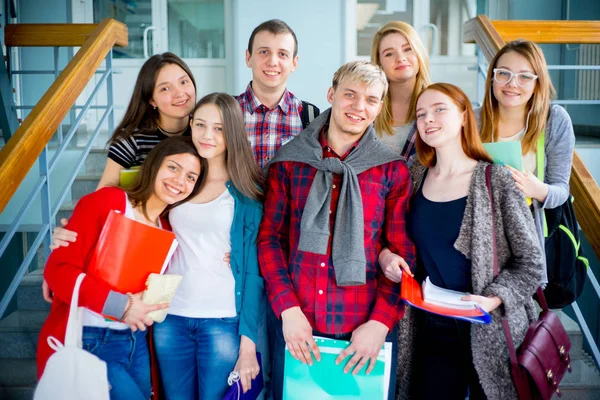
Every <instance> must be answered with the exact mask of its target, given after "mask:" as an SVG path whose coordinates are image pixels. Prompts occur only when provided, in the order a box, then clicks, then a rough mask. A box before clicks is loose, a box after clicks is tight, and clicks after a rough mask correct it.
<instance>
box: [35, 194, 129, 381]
mask: <svg viewBox="0 0 600 400" xmlns="http://www.w3.org/2000/svg"><path fill="white" fill-rule="evenodd" d="M125 201H126V196H125V192H124V191H123V190H122V189H119V188H115V187H107V188H103V189H100V190H98V191H96V192H94V193H91V194H88V195H87V196H84V197H82V198H81V199H80V200H79V202H78V203H77V206H76V207H75V210H74V211H73V215H72V217H71V219H70V220H69V224H68V225H67V226H66V228H67V229H69V230H71V231H75V232H77V241H76V242H75V243H70V244H69V246H68V247H59V248H58V249H56V250H54V251H53V252H52V253H51V254H50V257H49V258H48V262H47V263H46V268H44V278H45V279H46V281H47V282H48V285H49V286H50V288H51V290H52V292H53V293H54V299H53V301H52V309H51V310H50V315H48V319H46V322H45V323H44V326H43V327H42V330H41V332H40V337H39V341H38V350H37V364H38V378H39V377H40V376H42V372H43V371H44V368H45V366H46V362H47V361H48V358H49V357H50V356H51V355H52V353H54V350H52V349H51V348H50V347H49V346H48V342H47V338H48V336H54V337H55V338H57V339H58V340H60V341H61V342H64V339H65V331H66V328H67V319H68V316H69V306H70V304H71V295H72V294H73V288H74V287H75V281H76V280H77V277H78V276H79V274H80V273H81V272H86V271H87V267H88V264H89V261H90V258H91V256H92V253H93V250H94V248H95V247H96V242H97V241H98V238H99V237H100V232H101V231H102V227H103V226H104V222H105V221H106V218H107V217H108V213H109V212H110V211H111V210H119V211H121V212H122V213H125ZM110 290H111V288H110V286H108V284H106V283H105V282H103V281H101V280H98V279H96V278H94V277H93V276H90V275H86V277H85V279H84V280H83V282H82V284H81V289H80V292H79V293H80V294H79V305H80V306H83V307H86V308H88V309H89V310H92V311H94V312H97V313H100V312H101V311H102V309H103V308H104V303H105V302H106V298H107V296H108V294H109V292H110ZM116 317H120V316H116Z"/></svg>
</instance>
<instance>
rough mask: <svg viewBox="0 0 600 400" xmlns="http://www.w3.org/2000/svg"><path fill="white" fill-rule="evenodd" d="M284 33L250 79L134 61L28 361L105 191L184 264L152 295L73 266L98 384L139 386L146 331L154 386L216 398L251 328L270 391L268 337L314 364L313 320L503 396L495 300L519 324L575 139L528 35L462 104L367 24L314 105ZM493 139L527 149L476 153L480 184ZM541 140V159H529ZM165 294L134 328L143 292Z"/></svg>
mask: <svg viewBox="0 0 600 400" xmlns="http://www.w3.org/2000/svg"><path fill="white" fill-rule="evenodd" d="M297 49H298V44H297V39H296V36H295V34H294V32H293V31H292V30H291V28H290V27H289V26H287V25H286V24H285V23H284V22H282V21H279V20H270V21H267V22H264V23H263V24H261V25H259V26H258V27H256V29H255V30H254V31H253V32H252V35H251V37H250V40H249V44H248V49H247V51H246V63H247V65H248V66H249V67H250V68H251V69H252V81H251V82H250V84H249V85H248V87H247V89H246V91H245V92H244V93H242V94H241V95H240V96H238V97H237V99H236V98H234V97H232V96H229V95H227V94H223V93H213V94H210V95H207V96H205V97H203V98H202V99H201V100H200V101H199V102H198V103H197V104H194V103H195V99H196V86H195V82H194V79H193V76H192V74H191V72H190V70H189V68H188V67H187V66H186V65H185V63H184V62H183V61H182V60H181V59H179V58H178V57H177V56H175V55H174V54H171V53H164V54H162V55H155V56H153V57H151V58H150V59H149V60H148V61H147V62H146V63H145V64H144V66H143V67H142V69H141V71H140V74H139V76H138V79H137V82H136V85H135V88H134V93H133V96H132V99H131V102H130V104H129V107H128V109H127V112H126V113H125V116H124V118H123V121H122V122H121V124H120V125H119V126H118V128H117V129H116V130H115V133H114V134H113V137H112V139H111V141H110V148H109V155H108V160H107V165H106V168H105V171H104V174H103V176H102V180H101V182H100V184H99V189H98V190H97V191H96V192H94V193H91V194H89V195H87V196H85V197H83V198H82V199H81V200H80V201H79V203H78V204H77V207H76V208H75V210H74V212H73V215H72V217H71V219H70V220H69V221H68V224H67V225H66V226H65V228H57V229H56V230H55V234H54V237H53V247H55V250H54V251H53V252H52V253H51V256H50V258H49V260H48V263H47V265H46V268H45V270H44V278H45V282H44V285H43V290H44V296H45V298H47V299H48V300H50V301H52V310H51V312H50V315H49V317H48V320H47V321H46V323H45V324H44V327H43V329H42V331H41V333H40V341H39V345H38V374H39V375H40V376H41V374H42V373H43V370H44V366H45V363H46V361H47V359H48V357H49V356H50V355H51V353H52V350H51V349H50V348H49V347H48V345H47V343H46V338H47V337H48V336H55V337H56V338H57V339H59V340H62V339H63V337H64V332H65V327H66V319H67V316H68V307H69V303H70V299H71V294H72V292H73V287H74V285H75V280H76V279H77V276H78V275H79V274H80V273H81V272H82V271H83V272H85V271H86V269H87V264H88V263H89V258H90V255H91V254H92V252H93V249H94V246H95V244H96V241H97V239H98V236H99V234H100V231H101V229H102V226H103V223H104V221H105V220H106V217H107V215H108V213H109V212H110V210H120V211H121V212H123V213H124V214H125V215H126V216H128V217H129V218H132V219H135V220H138V221H140V222H142V223H146V224H149V225H153V226H160V227H163V228H165V229H172V230H173V232H174V233H175V235H176V237H177V240H178V242H179V244H180V245H179V247H178V249H177V251H176V253H175V255H174V257H173V259H172V261H171V263H170V265H169V267H168V269H167V272H166V273H174V274H180V275H183V281H182V284H181V286H180V287H179V288H178V290H177V293H176V295H175V298H174V299H173V301H172V302H171V303H170V304H163V305H153V306H150V305H145V304H144V303H143V302H142V301H141V293H134V294H131V293H126V294H124V293H118V292H116V291H114V290H112V289H111V288H110V287H109V286H108V285H107V284H106V283H104V282H102V281H100V280H98V279H97V278H95V277H94V276H93V275H86V277H85V279H84V280H83V284H82V286H81V290H80V305H81V306H83V307H85V309H86V313H85V317H84V330H83V346H84V349H86V350H87V351H89V352H91V353H93V354H95V355H97V356H98V357H99V358H100V359H102V360H105V361H106V362H107V370H108V380H109V383H110V385H111V390H110V395H111V399H125V398H127V399H148V398H149V397H150V396H151V392H152V384H153V383H156V382H155V381H156V380H155V381H154V382H152V380H151V368H150V364H151V356H150V352H149V350H148V349H149V345H148V342H151V346H150V348H151V349H153V351H154V353H155V355H156V361H157V370H158V371H159V372H160V378H161V379H160V380H161V385H162V390H163V391H164V395H165V398H166V399H194V398H201V399H220V398H222V396H223V395H224V393H225V391H226V390H227V377H228V375H229V373H230V372H231V371H237V372H238V373H239V375H240V381H241V384H242V387H243V389H244V391H246V390H248V388H250V386H251V385H252V379H253V378H255V377H256V376H257V375H258V373H259V370H260V369H261V368H262V366H261V365H259V363H258V360H257V357H256V351H257V344H258V343H260V342H263V343H268V344H269V353H270V356H269V357H267V359H266V360H263V364H268V365H269V366H270V367H271V375H270V383H269V385H268V386H269V392H270V395H271V396H272V397H273V398H274V399H281V398H282V393H283V374H284V358H285V347H286V345H287V348H288V349H289V352H290V354H291V355H292V356H293V357H295V358H296V359H298V360H300V361H302V362H303V363H307V364H312V363H313V362H314V360H313V359H316V360H319V359H320V353H319V348H318V346H317V345H316V343H315V341H314V339H313V335H320V336H326V337H331V338H337V339H343V340H349V341H350V345H349V346H348V347H347V348H346V349H345V350H343V351H342V353H341V354H340V356H339V357H338V362H344V363H345V366H344V370H345V371H346V372H348V373H357V372H358V371H359V370H361V369H362V368H363V367H366V368H367V372H370V370H371V369H372V368H373V367H374V364H375V360H376V358H377V354H378V353H379V350H380V349H381V347H382V345H383V343H384V342H385V341H386V340H388V341H389V340H392V341H393V354H394V356H393V358H392V359H393V364H394V365H393V370H397V372H398V373H397V382H396V374H392V379H391V382H390V390H389V393H390V398H395V396H396V395H397V396H398V398H402V399H404V398H424V399H438V398H445V399H464V398H465V397H466V396H467V395H468V396H469V397H470V398H471V399H484V398H489V399H508V398H516V392H515V389H514V386H513V384H512V380H511V377H510V371H509V361H508V352H507V350H506V343H505V341H504V336H503V333H502V326H501V323H500V319H501V318H507V319H508V320H509V323H510V327H511V333H512V336H513V339H514V341H515V343H516V344H517V345H518V344H519V343H520V342H521V341H522V340H523V337H524V335H525V332H526V330H527V327H528V325H529V322H531V321H532V320H533V318H534V317H535V307H534V304H533V300H532V295H533V293H534V291H535V289H536V288H537V286H538V285H539V284H540V283H543V282H544V279H545V260H544V254H543V251H542V244H543V232H542V226H543V209H544V208H553V207H556V206H558V205H560V204H562V203H563V202H564V201H566V200H567V197H568V194H569V187H568V179H569V175H570V169H571V160H572V154H573V146H574V134H573V128H572V125H571V122H570V119H569V116H568V114H567V113H566V111H565V110H564V109H563V108H561V107H559V106H551V105H550V98H551V96H552V95H553V94H554V89H553V87H552V83H551V81H550V78H549V75H548V70H547V66H546V63H545V59H544V56H543V53H542V52H541V50H540V49H539V47H538V46H537V45H535V44H534V43H531V42H528V41H522V40H520V41H515V42H510V43H508V44H507V45H506V46H505V47H504V48H503V49H502V50H500V51H499V52H498V54H497V55H496V57H495V58H494V60H493V61H492V62H491V64H490V69H489V72H488V75H487V82H486V95H485V100H484V104H483V106H482V108H481V109H476V110H473V109H472V107H471V104H470V102H469V99H468V98H467V96H466V95H465V94H464V92H462V91H461V90H460V89H459V88H458V87H456V86H453V85H450V84H446V83H436V84H431V82H430V78H429V73H428V59H427V53H426V51H425V49H424V46H423V44H422V43H421V41H420V39H419V37H418V35H417V33H416V32H415V30H414V29H413V28H412V27H411V26H410V25H408V24H406V23H403V22H391V23H388V24H386V25H385V26H383V27H382V28H381V29H379V31H378V32H377V34H376V35H375V38H374V42H373V52H372V62H349V63H346V64H344V65H343V66H342V67H340V68H339V69H338V71H336V73H335V74H334V76H333V82H332V86H331V88H329V89H328V91H327V101H328V102H329V103H330V105H331V108H330V109H328V110H326V111H324V112H323V113H322V114H319V110H318V109H317V108H316V107H315V106H314V105H312V104H310V103H307V102H303V101H300V100H299V99H298V98H296V97H295V96H294V95H293V94H292V93H291V92H289V91H288V90H287V88H286V84H287V79H288V77H289V74H290V73H291V72H293V71H294V70H295V68H296V66H297V62H298V56H297ZM236 100H237V101H236ZM311 120H312V122H311ZM309 122H310V124H309ZM540 135H544V138H545V140H544V141H543V143H544V146H543V148H538V146H537V145H538V143H539V136H540ZM291 139H294V140H291ZM510 140H513V141H520V142H521V144H522V149H523V158H524V167H525V170H524V171H517V170H514V169H511V168H509V167H504V166H501V165H493V166H492V167H491V173H490V181H491V187H492V189H491V191H492V194H493V195H492V196H491V197H490V196H489V194H488V188H487V185H486V169H487V166H488V165H489V164H490V163H491V159H490V157H489V155H488V154H487V153H486V152H485V150H484V148H483V145H482V142H490V141H510ZM538 152H542V153H543V156H544V157H543V159H544V164H543V169H544V171H537V168H538V165H539V163H535V162H530V161H531V159H533V160H535V159H536V154H538ZM137 165H141V171H140V174H139V179H138V181H137V183H136V185H135V186H134V187H133V188H131V189H126V190H124V189H120V188H118V187H117V186H118V183H119V173H120V170H121V169H124V168H130V167H132V166H137ZM265 172H266V175H265ZM539 172H543V174H539ZM540 177H543V178H542V179H540ZM526 198H530V199H532V204H531V206H529V205H528V203H527V202H526ZM492 232H495V233H496V236H497V242H498V245H497V249H496V256H497V258H498V261H499V266H500V271H499V274H498V276H494V275H493V257H492V256H491V255H492V254H493V252H494V249H493V248H492V240H491V236H492ZM402 271H404V272H405V273H409V274H414V275H416V276H417V277H418V278H419V279H422V278H424V277H425V276H429V278H430V280H431V281H432V283H434V284H435V285H437V286H441V287H444V288H448V289H453V290H459V291H463V292H469V293H472V294H471V295H468V296H467V297H466V298H465V300H472V301H475V302H477V303H479V304H480V305H481V307H482V308H483V309H484V310H486V311H488V312H490V314H491V315H492V323H491V324H489V325H478V324H476V325H471V324H469V323H467V322H461V321H458V320H454V319H450V318H446V317H439V316H435V315H433V314H426V313H423V312H420V311H418V310H415V309H411V308H410V307H408V306H405V305H404V304H403V301H402V300H401V298H400V287H401V274H402ZM265 293H266V297H267V298H268V305H267V303H266V302H265ZM166 307H169V310H168V316H167V318H166V320H165V321H164V322H162V323H160V324H156V325H154V326H153V329H152V335H151V338H147V337H146V327H147V326H150V325H152V320H151V319H150V318H149V317H148V313H149V312H151V311H153V310H156V309H161V308H166ZM265 316H266V318H265ZM105 317H110V318H111V319H112V320H111V321H108V320H107V319H106V318H105ZM115 320H116V322H115ZM265 320H266V322H265ZM265 323H266V325H267V327H268V329H266V328H265V326H264V325H265ZM267 332H268V339H267V340H265V336H266V335H267ZM396 354H398V357H396ZM396 364H397V365H396ZM155 391H156V387H155Z"/></svg>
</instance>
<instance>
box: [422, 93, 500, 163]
mask: <svg viewBox="0 0 600 400" xmlns="http://www.w3.org/2000/svg"><path fill="white" fill-rule="evenodd" d="M429 90H436V91H438V92H440V93H442V94H445V95H446V96H448V97H449V98H450V100H452V102H453V103H454V104H455V105H456V106H457V107H458V109H459V111H460V112H464V114H465V117H464V124H463V127H462V131H461V133H460V142H461V145H462V148H463V151H464V152H465V154H466V155H467V157H469V158H471V159H473V160H477V161H487V162H490V163H491V162H492V159H491V157H490V156H489V154H488V153H487V152H486V151H485V149H484V148H483V144H482V143H481V139H480V137H479V132H478V131H477V122H476V121H475V115H474V114H473V107H471V102H470V101H469V98H468V97H467V95H466V94H465V92H463V91H462V90H461V89H460V88H459V87H458V86H454V85H452V84H450V83H434V84H433V85H430V86H428V87H427V89H425V90H423V91H422V92H421V93H420V94H419V96H418V97H417V103H418V102H419V99H420V98H421V96H422V95H423V93H425V92H427V91H429ZM415 119H416V115H415ZM416 144H417V157H418V158H419V162H420V163H421V164H423V165H425V166H426V167H433V166H434V165H435V164H436V162H437V157H436V153H435V149H434V148H433V147H431V146H429V145H428V144H427V143H425V142H424V141H423V139H421V135H420V132H419V134H418V135H417V137H416Z"/></svg>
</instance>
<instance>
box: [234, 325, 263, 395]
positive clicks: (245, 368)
mask: <svg viewBox="0 0 600 400" xmlns="http://www.w3.org/2000/svg"><path fill="white" fill-rule="evenodd" d="M233 370H234V371H237V373H238V374H240V382H241V384H242V391H243V392H244V393H246V392H247V391H248V390H250V388H251V387H252V379H254V378H256V376H257V375H258V373H259V372H260V365H258V359H257V358H256V345H255V344H254V342H253V341H252V340H250V338H248V337H246V336H244V335H242V338H241V339H240V355H239V356H238V359H237V362H236V363H235V367H234V368H233Z"/></svg>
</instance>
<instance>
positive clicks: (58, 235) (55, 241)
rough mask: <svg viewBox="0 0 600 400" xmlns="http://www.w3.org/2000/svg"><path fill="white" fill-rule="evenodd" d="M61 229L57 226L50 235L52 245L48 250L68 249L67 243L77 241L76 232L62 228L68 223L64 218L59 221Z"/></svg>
mask: <svg viewBox="0 0 600 400" xmlns="http://www.w3.org/2000/svg"><path fill="white" fill-rule="evenodd" d="M60 223H61V225H62V226H63V227H60V226H57V227H56V228H54V232H53V233H52V244H51V245H50V249H51V250H54V249H58V248H59V247H68V246H69V243H72V242H75V241H76V240H77V232H73V231H70V230H68V229H65V228H64V227H65V226H66V225H67V224H68V223H69V221H68V220H67V219H66V218H63V219H61V220H60Z"/></svg>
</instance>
